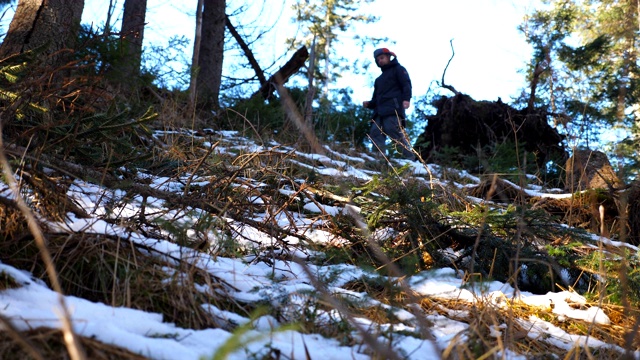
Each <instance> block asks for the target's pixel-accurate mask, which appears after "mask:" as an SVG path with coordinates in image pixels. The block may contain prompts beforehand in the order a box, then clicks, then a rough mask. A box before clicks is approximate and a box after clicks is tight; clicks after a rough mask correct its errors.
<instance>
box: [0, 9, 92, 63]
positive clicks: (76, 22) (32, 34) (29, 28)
mask: <svg viewBox="0 0 640 360" xmlns="http://www.w3.org/2000/svg"><path fill="white" fill-rule="evenodd" d="M83 9H84V0H47V1H45V0H20V1H19V2H18V7H17V9H16V13H15V15H14V16H13V19H12V20H11V24H10V25H9V31H8V32H7V36H6V37H5V39H4V41H3V42H2V45H1V46H0V58H6V57H9V56H11V55H16V54H22V53H24V52H26V51H29V50H33V49H36V48H39V47H46V48H45V49H43V54H44V55H46V56H48V58H47V63H48V64H50V65H61V64H64V62H65V61H66V60H67V59H68V57H67V56H66V55H65V54H64V53H65V52H64V51H63V50H73V48H74V45H75V44H74V42H75V35H76V33H77V31H78V29H79V27H80V19H81V17H82V10H83ZM67 54H68V53H67Z"/></svg>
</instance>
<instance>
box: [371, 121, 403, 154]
mask: <svg viewBox="0 0 640 360" xmlns="http://www.w3.org/2000/svg"><path fill="white" fill-rule="evenodd" d="M401 121H402V119H399V118H398V117H397V116H395V115H391V116H385V117H383V118H380V117H379V116H376V118H375V119H374V120H372V121H371V131H369V136H370V137H371V141H373V149H371V150H372V151H373V153H379V152H382V154H384V155H385V156H386V155H387V145H386V143H387V136H388V137H390V138H391V141H392V142H393V145H394V146H395V147H396V148H399V149H400V150H401V151H402V156H404V157H405V158H406V159H411V160H413V158H414V154H413V152H412V151H411V149H412V148H411V145H410V144H409V142H408V141H407V139H405V137H404V134H403V132H402V127H401V125H400V122H401Z"/></svg>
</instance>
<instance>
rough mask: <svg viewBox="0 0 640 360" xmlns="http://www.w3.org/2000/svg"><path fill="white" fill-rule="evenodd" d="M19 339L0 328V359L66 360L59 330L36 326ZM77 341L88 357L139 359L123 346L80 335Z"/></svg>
mask: <svg viewBox="0 0 640 360" xmlns="http://www.w3.org/2000/svg"><path fill="white" fill-rule="evenodd" d="M18 335H19V336H20V337H21V338H22V341H21V342H19V341H15V338H13V337H11V336H9V334H8V333H7V332H4V331H2V332H0V359H3V360H26V359H43V360H44V359H46V360H67V359H69V355H68V353H67V349H66V347H65V343H64V340H63V334H62V332H61V331H59V330H52V329H48V328H38V329H34V330H29V331H24V332H20V333H19V334H18ZM80 343H81V344H82V346H83V347H84V349H85V351H86V356H87V359H91V360H143V359H147V358H146V357H144V356H141V355H138V354H134V353H132V352H130V351H128V350H126V349H123V348H120V347H117V346H113V345H108V344H105V343H102V342H100V341H98V340H96V339H93V338H87V337H80Z"/></svg>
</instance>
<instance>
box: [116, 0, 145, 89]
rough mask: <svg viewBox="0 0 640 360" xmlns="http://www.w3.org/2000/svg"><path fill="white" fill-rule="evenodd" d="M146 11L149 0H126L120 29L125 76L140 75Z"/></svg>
mask: <svg viewBox="0 0 640 360" xmlns="http://www.w3.org/2000/svg"><path fill="white" fill-rule="evenodd" d="M146 12H147V0H125V2H124V11H123V13H122V28H121V29H120V40H121V42H122V50H123V54H124V58H123V61H122V72H123V75H125V76H130V77H137V76H138V75H140V62H141V59H142V41H143V39H144V21H145V15H146Z"/></svg>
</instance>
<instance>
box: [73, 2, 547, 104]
mask: <svg viewBox="0 0 640 360" xmlns="http://www.w3.org/2000/svg"><path fill="white" fill-rule="evenodd" d="M119 3H120V2H119ZM244 3H249V4H253V5H252V6H250V7H249V11H248V12H247V13H246V17H243V18H242V20H243V21H247V22H250V23H251V24H252V26H253V25H255V26H264V27H269V26H272V25H274V24H275V26H274V29H273V31H271V32H270V33H268V34H267V35H266V36H264V38H263V39H264V41H263V43H262V44H261V45H260V46H259V48H258V49H254V51H255V52H256V55H257V56H258V57H259V59H262V62H263V63H262V65H263V66H264V67H266V66H268V65H270V64H272V63H273V62H274V61H279V63H280V65H282V64H283V63H284V62H285V61H286V60H288V58H289V57H290V55H291V54H292V53H291V52H288V51H287V48H286V46H285V39H286V38H287V37H291V36H292V35H293V34H295V31H296V30H295V28H294V27H293V26H292V25H291V19H292V11H291V9H290V5H291V3H292V0H286V1H272V0H269V1H268V5H266V6H262V2H261V1H245V0H229V1H228V9H229V10H228V13H232V12H233V9H237V8H238V7H240V6H242V5H243V4H244ZM256 4H258V5H256ZM536 4H538V1H535V0H447V1H442V0H426V1H425V0H400V1H399V0H377V1H375V2H374V3H373V4H367V5H364V6H362V9H361V11H362V13H366V14H371V15H374V16H378V17H379V21H378V22H376V23H374V24H369V25H362V26H358V27H356V28H354V32H357V33H358V34H360V35H369V36H374V37H383V36H384V37H388V38H389V39H390V41H391V43H389V44H385V45H386V47H389V48H390V49H391V50H392V51H394V52H395V53H396V54H397V55H398V61H399V62H400V63H401V64H402V65H404V66H405V67H406V68H407V70H408V72H409V74H410V76H411V78H412V83H413V90H414V91H413V93H414V101H415V99H417V98H419V97H422V96H424V95H425V94H426V93H427V91H428V90H429V87H430V86H433V82H434V81H440V80H441V78H442V74H443V71H444V69H445V66H446V65H447V62H448V61H449V58H450V57H451V55H452V52H451V44H450V41H451V40H453V46H454V49H455V56H454V58H453V60H452V62H451V64H450V66H449V68H448V70H447V73H446V77H445V82H446V83H447V84H449V85H453V86H454V87H455V88H456V89H457V90H458V91H461V92H463V93H466V94H469V95H470V96H472V97H473V98H475V99H477V100H497V99H498V97H501V98H502V100H503V101H505V102H508V100H509V99H511V98H512V97H514V96H517V95H518V94H519V93H520V91H521V89H522V87H523V86H524V85H526V84H525V83H524V81H523V79H524V77H523V75H522V74H521V73H520V70H521V69H523V68H524V67H525V64H526V62H527V61H528V60H529V57H530V54H531V49H530V47H529V46H528V45H527V44H526V42H525V40H524V36H523V35H522V34H521V33H520V32H519V31H518V30H517V26H518V25H520V24H521V23H522V21H523V17H524V15H525V14H526V13H527V12H528V11H530V10H531V9H532V7H533V6H534V5H536ZM106 6H107V2H106V1H97V0H93V1H91V0H90V1H87V2H86V8H85V13H84V21H85V22H90V21H95V22H96V23H101V21H102V22H103V21H104V14H106ZM194 9H195V1H188V2H186V1H185V2H178V3H176V2H173V1H168V0H149V5H148V14H147V22H148V25H147V28H146V29H145V40H146V41H145V46H148V45H150V44H163V43H165V44H166V41H167V39H168V38H169V37H170V36H175V35H181V36H185V37H186V38H188V39H193V36H194V26H195V25H194V20H193V17H192V14H193V12H194ZM238 19H240V18H239V17H238ZM351 35H352V34H349V35H347V34H345V35H344V38H343V39H344V41H343V42H342V43H341V44H337V51H338V52H339V53H340V54H341V55H342V56H345V57H347V58H349V59H352V60H353V61H354V62H355V61H356V60H359V61H362V60H364V59H372V54H373V50H375V48H374V46H373V45H371V46H369V47H365V48H364V49H362V50H361V49H360V48H358V47H357V46H354V45H353V44H352V43H351V42H350V41H349V38H350V37H351ZM186 50H188V51H190V48H189V49H186ZM186 56H187V57H188V58H190V55H188V54H186ZM228 61H229V62H233V61H235V59H233V58H228ZM378 74H379V70H378V69H377V68H375V67H371V68H369V71H368V72H363V71H362V70H359V69H356V70H354V71H353V72H352V73H351V72H349V73H348V74H345V75H344V78H343V79H341V80H339V81H338V83H337V84H336V87H338V88H339V87H351V88H352V89H353V91H354V95H353V97H354V101H356V102H357V103H360V102H361V101H363V100H368V98H370V96H371V93H372V84H373V80H374V79H375V77H377V76H378ZM410 110H411V109H410Z"/></svg>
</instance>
